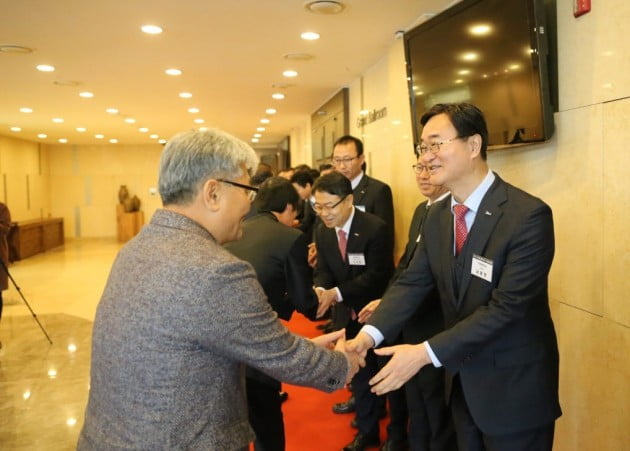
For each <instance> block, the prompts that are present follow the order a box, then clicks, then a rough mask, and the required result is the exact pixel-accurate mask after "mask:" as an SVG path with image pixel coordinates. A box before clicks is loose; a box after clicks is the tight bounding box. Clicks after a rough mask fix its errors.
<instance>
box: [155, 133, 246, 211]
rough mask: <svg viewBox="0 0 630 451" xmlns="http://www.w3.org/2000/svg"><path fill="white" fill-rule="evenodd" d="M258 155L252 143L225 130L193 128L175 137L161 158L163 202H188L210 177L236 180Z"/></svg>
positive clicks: (166, 203) (161, 195) (176, 203)
mask: <svg viewBox="0 0 630 451" xmlns="http://www.w3.org/2000/svg"><path fill="white" fill-rule="evenodd" d="M242 165H245V167H246V168H247V171H248V173H249V174H250V175H251V173H252V172H253V170H254V168H256V166H257V165H258V157H257V156H256V153H255V152H254V149H252V148H251V147H250V146H249V145H248V144H246V143H245V142H243V141H241V140H240V139H237V138H235V137H234V136H232V135H230V134H228V133H225V132H223V131H221V130H216V129H211V130H207V131H203V132H202V131H197V130H190V131H186V132H182V133H178V134H177V135H175V136H174V137H172V138H171V139H170V140H169V142H168V144H167V145H166V147H165V148H164V151H163V152H162V157H161V158H160V175H159V180H158V187H159V190H160V197H161V198H162V204H163V205H172V204H175V205H185V204H188V203H190V202H192V200H193V199H194V198H195V196H196V195H197V193H198V191H199V188H200V187H201V186H202V185H203V184H204V183H205V182H206V181H207V180H208V179H210V178H225V179H228V180H229V179H235V178H238V177H240V176H242V175H243V168H242Z"/></svg>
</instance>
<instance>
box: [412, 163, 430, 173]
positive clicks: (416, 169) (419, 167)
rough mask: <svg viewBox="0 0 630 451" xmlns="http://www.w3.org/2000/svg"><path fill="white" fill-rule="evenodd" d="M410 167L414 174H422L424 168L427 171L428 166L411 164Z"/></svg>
mask: <svg viewBox="0 0 630 451" xmlns="http://www.w3.org/2000/svg"><path fill="white" fill-rule="evenodd" d="M411 167H412V168H413V170H414V172H415V173H416V174H422V173H423V172H424V171H425V170H426V171H427V172H429V167H428V166H424V165H421V164H412V165H411Z"/></svg>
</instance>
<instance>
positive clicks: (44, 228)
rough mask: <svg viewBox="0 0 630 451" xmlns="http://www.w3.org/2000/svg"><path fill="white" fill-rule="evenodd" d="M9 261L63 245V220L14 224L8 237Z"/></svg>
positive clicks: (30, 221)
mask: <svg viewBox="0 0 630 451" xmlns="http://www.w3.org/2000/svg"><path fill="white" fill-rule="evenodd" d="M7 241H8V244H9V260H10V261H17V260H22V259H23V258H27V257H30V256H31V255H35V254H38V253H40V252H44V251H47V250H49V249H52V248H54V247H57V246H61V245H62V244H63V243H64V233H63V218H48V219H32V220H28V221H19V222H14V223H13V225H12V227H11V230H10V232H9V236H8V237H7Z"/></svg>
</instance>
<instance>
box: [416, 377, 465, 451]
mask: <svg viewBox="0 0 630 451" xmlns="http://www.w3.org/2000/svg"><path fill="white" fill-rule="evenodd" d="M404 388H405V394H406V396H407V411H408V413H409V448H410V449H411V451H454V450H457V441H456V439H455V430H454V428H453V422H452V419H451V412H450V411H449V408H448V406H447V404H446V400H445V399H444V369H442V368H435V367H434V366H433V365H427V366H425V367H424V368H422V369H421V370H420V371H419V372H418V374H416V375H415V376H413V377H412V378H411V379H409V381H407V383H406V384H405V385H404Z"/></svg>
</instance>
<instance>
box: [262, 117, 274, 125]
mask: <svg viewBox="0 0 630 451" xmlns="http://www.w3.org/2000/svg"><path fill="white" fill-rule="evenodd" d="M269 122H271V121H270V120H269V119H267V118H266V117H263V118H262V119H261V120H260V123H261V124H268V123H269Z"/></svg>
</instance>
